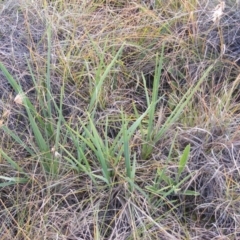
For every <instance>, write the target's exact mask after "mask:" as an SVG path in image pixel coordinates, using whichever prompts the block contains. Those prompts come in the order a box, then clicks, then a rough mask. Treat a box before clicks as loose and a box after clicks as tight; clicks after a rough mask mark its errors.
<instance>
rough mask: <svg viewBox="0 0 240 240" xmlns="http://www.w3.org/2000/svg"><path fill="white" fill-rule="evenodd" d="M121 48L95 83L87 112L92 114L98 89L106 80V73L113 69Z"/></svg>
mask: <svg viewBox="0 0 240 240" xmlns="http://www.w3.org/2000/svg"><path fill="white" fill-rule="evenodd" d="M123 47H124V44H123V45H122V47H121V48H120V49H119V50H118V52H117V54H116V55H115V57H114V58H113V60H112V61H111V63H110V64H109V65H108V66H107V68H106V69H105V71H104V73H103V75H102V76H101V78H100V80H99V82H98V83H97V85H96V87H95V89H94V93H93V95H92V97H91V101H90V104H89V108H88V111H89V112H92V110H93V109H94V105H95V104H96V102H97V99H98V97H99V92H100V89H101V87H102V85H103V82H104V80H105V79H106V77H107V75H108V73H109V72H110V70H111V68H112V67H113V65H114V64H115V63H116V61H117V59H118V57H119V55H120V54H121V52H122V50H123Z"/></svg>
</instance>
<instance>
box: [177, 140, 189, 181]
mask: <svg viewBox="0 0 240 240" xmlns="http://www.w3.org/2000/svg"><path fill="white" fill-rule="evenodd" d="M189 153H190V145H189V144H188V145H187V146H186V147H185V149H184V151H183V154H182V157H181V158H180V161H179V165H178V175H177V182H178V181H179V178H180V175H181V174H182V171H183V170H184V168H185V166H186V164H187V161H188V159H189Z"/></svg>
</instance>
